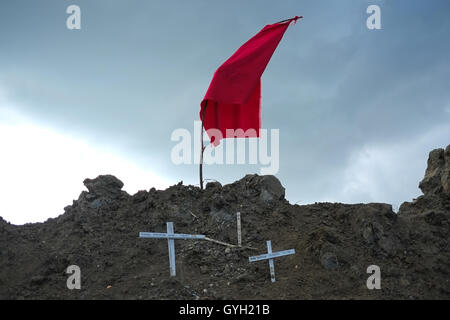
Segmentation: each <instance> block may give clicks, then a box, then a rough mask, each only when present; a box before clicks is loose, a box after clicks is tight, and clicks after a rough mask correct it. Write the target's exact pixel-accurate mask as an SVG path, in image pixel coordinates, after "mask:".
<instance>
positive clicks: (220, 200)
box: [0, 146, 450, 299]
mask: <svg viewBox="0 0 450 320" xmlns="http://www.w3.org/2000/svg"><path fill="white" fill-rule="evenodd" d="M449 168H450V146H449V147H447V149H446V151H444V150H443V149H438V150H434V151H432V152H431V153H430V159H429V160H428V168H427V171H426V175H425V178H424V180H423V181H422V182H421V184H420V187H421V189H422V190H423V192H424V195H423V196H421V197H419V198H418V199H416V200H415V201H414V202H411V203H408V202H405V203H404V204H403V205H402V206H401V208H400V211H399V213H398V214H395V213H394V212H393V211H392V207H391V206H390V205H388V204H381V203H369V204H353V205H348V204H340V203H316V204H311V205H302V206H299V205H291V204H289V203H288V201H286V200H285V199H284V188H283V186H282V185H281V183H280V182H279V181H278V180H277V179H276V178H275V177H273V176H258V175H247V176H245V177H244V178H243V179H241V180H239V181H236V182H234V183H232V184H229V185H225V186H222V185H221V184H220V183H218V182H214V183H208V184H207V185H206V188H205V190H204V191H201V190H200V189H199V188H197V187H194V186H184V185H183V184H182V183H179V184H177V185H174V186H172V187H170V188H168V189H166V190H164V191H159V190H155V189H154V188H152V189H150V190H149V191H139V192H138V193H136V194H135V195H132V196H131V195H129V194H127V193H126V192H124V191H122V190H121V188H122V186H123V183H122V182H121V181H120V180H118V179H117V178H115V177H113V176H99V177H97V178H96V179H86V180H85V181H84V183H85V185H86V187H87V188H88V190H89V191H88V192H86V191H83V192H82V193H81V194H80V196H79V198H78V200H76V201H74V202H73V204H72V205H70V206H67V207H66V208H64V210H65V213H64V214H63V215H61V216H59V217H58V218H55V219H49V220H48V221H46V222H45V223H39V224H27V225H24V226H15V225H11V224H9V223H7V222H6V221H4V220H3V219H0V298H1V299H36V298H44V299H45V298H57V299H59V298H61V299H65V298H84V299H109V298H121V299H122V298H125V299H257V298H261V299H310V298H315V299H325V298H326V299H350V298H352V299H353V298H361V299H392V298H397V299H429V298H444V299H448V298H450V282H449V279H450V275H449V273H450V271H449V269H448V266H449V265H450V254H449V251H448V248H449V242H450V241H449V239H450V193H449ZM237 211H239V212H241V217H242V228H243V229H242V237H243V245H244V246H246V247H250V248H236V247H233V248H229V247H227V246H222V245H220V244H218V243H215V242H210V241H201V240H200V241H191V240H176V243H175V246H176V259H177V276H176V277H175V278H171V277H169V263H168V252H167V251H168V250H167V241H165V240H160V239H140V238H138V234H139V232H141V231H148V232H166V222H167V221H172V222H174V226H175V232H177V233H192V234H205V235H206V236H207V237H209V238H212V239H215V240H218V241H222V242H226V243H231V244H236V243H237V233H236V212H237ZM266 240H272V247H273V250H274V251H278V250H284V249H291V248H295V250H296V254H295V255H291V256H287V257H283V258H279V259H276V260H275V269H276V275H277V282H275V283H271V282H270V276H269V268H268V263H267V261H261V262H256V263H252V264H250V263H249V262H248V257H249V256H252V255H257V254H261V253H265V252H267V248H266ZM69 265H77V266H79V267H80V269H81V290H68V289H67V287H66V281H67V278H68V276H69V275H67V274H66V273H65V270H66V268H67V267H68V266H69ZM370 265H377V266H379V267H380V270H381V290H368V288H367V286H366V281H367V278H368V277H369V276H370V274H368V273H367V267H368V266H370Z"/></svg>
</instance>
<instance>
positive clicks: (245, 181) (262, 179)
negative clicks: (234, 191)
mask: <svg viewBox="0 0 450 320" xmlns="http://www.w3.org/2000/svg"><path fill="white" fill-rule="evenodd" d="M239 183H240V184H242V185H243V187H244V189H245V193H246V195H247V196H250V197H252V196H254V195H258V194H259V197H260V199H261V200H263V201H266V202H267V201H272V200H282V199H284V195H285V189H284V187H283V185H282V184H281V182H280V180H278V179H277V178H276V177H275V176H272V175H265V176H259V175H257V174H253V175H250V174H248V175H246V176H245V177H244V178H242V179H241V180H240V181H239Z"/></svg>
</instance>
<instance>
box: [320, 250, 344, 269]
mask: <svg viewBox="0 0 450 320" xmlns="http://www.w3.org/2000/svg"><path fill="white" fill-rule="evenodd" d="M320 263H321V264H322V267H324V268H325V269H327V270H335V269H337V268H338V267H339V263H338V261H337V257H336V255H335V254H334V253H332V252H325V253H323V254H322V255H321V257H320Z"/></svg>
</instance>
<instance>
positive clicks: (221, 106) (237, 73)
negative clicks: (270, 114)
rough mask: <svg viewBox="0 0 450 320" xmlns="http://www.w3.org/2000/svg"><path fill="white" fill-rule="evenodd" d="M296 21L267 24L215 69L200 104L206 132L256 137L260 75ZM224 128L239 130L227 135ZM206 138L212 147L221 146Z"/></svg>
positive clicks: (259, 110)
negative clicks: (215, 131)
mask: <svg viewBox="0 0 450 320" xmlns="http://www.w3.org/2000/svg"><path fill="white" fill-rule="evenodd" d="M299 18H301V17H298V16H296V17H295V18H292V19H288V20H285V21H282V22H278V23H274V24H269V25H266V26H265V27H264V28H263V29H262V30H261V31H260V32H258V34H256V35H255V36H254V37H253V38H251V39H250V40H248V41H247V42H246V43H244V44H243V45H242V46H241V47H240V48H239V49H238V50H237V51H236V52H235V53H234V54H233V55H232V56H231V57H230V58H229V59H228V60H227V61H225V62H224V63H223V64H222V65H221V66H220V67H219V69H217V71H216V72H215V73H214V76H213V79H212V81H211V84H210V85H209V88H208V91H207V92H206V95H205V97H204V99H203V101H202V102H201V104H200V106H201V108H200V119H202V115H203V110H205V114H204V117H205V118H204V123H203V126H204V128H205V130H208V129H212V128H215V129H218V130H220V132H221V133H222V137H223V138H233V137H238V138H244V137H259V129H261V76H262V74H263V72H264V69H265V68H266V66H267V64H268V63H269V60H270V58H271V57H272V55H273V53H274V51H275V49H276V48H277V46H278V43H279V42H280V41H281V38H282V37H283V35H284V33H285V31H286V29H287V28H288V26H289V24H290V23H291V22H292V21H297V19H299ZM205 106H206V109H205ZM227 129H233V130H237V129H242V131H238V132H236V135H232V136H227V132H226V130H227ZM249 129H253V130H249ZM247 130H248V131H247ZM245 131H247V132H246V134H245ZM209 136H210V139H211V143H213V144H214V145H215V146H217V145H218V144H219V143H220V140H218V141H215V140H217V139H215V137H214V136H213V135H212V134H210V135H209Z"/></svg>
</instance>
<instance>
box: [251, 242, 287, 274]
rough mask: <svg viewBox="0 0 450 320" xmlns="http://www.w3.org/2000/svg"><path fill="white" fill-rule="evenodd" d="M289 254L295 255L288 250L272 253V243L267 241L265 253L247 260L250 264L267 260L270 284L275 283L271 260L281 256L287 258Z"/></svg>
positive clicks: (273, 266) (273, 267)
mask: <svg viewBox="0 0 450 320" xmlns="http://www.w3.org/2000/svg"><path fill="white" fill-rule="evenodd" d="M290 254H295V249H289V250H284V251H278V252H272V242H271V241H270V240H268V241H267V253H266V254H261V255H259V256H253V257H249V258H248V260H249V261H250V262H255V261H260V260H267V259H269V268H270V279H271V280H272V282H275V265H274V263H273V258H278V257H282V256H287V255H290Z"/></svg>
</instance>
